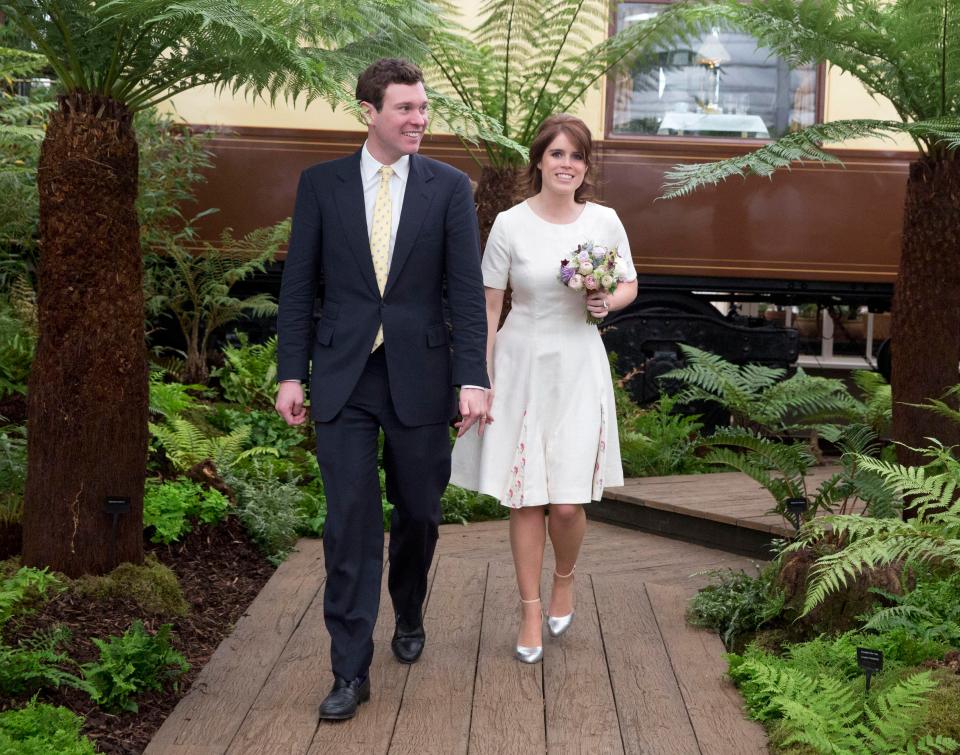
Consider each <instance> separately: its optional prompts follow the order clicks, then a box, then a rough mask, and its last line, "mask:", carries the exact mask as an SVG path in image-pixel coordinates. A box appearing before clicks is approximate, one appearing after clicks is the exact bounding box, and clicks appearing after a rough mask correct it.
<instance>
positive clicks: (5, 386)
mask: <svg viewBox="0 0 960 755" xmlns="http://www.w3.org/2000/svg"><path fill="white" fill-rule="evenodd" d="M36 343H37V336H36V333H34V332H33V330H32V329H31V328H30V327H29V325H28V324H27V323H25V322H24V321H23V320H22V319H21V318H20V317H18V316H17V313H16V312H15V311H14V309H13V307H12V305H11V304H10V301H9V299H8V298H7V297H6V296H0V398H3V397H4V396H6V395H9V394H11V393H20V394H26V392H27V377H28V376H29V375H30V365H31V364H32V363H33V353H34V350H35V348H36Z"/></svg>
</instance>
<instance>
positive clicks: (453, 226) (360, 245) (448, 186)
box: [277, 150, 489, 426]
mask: <svg viewBox="0 0 960 755" xmlns="http://www.w3.org/2000/svg"><path fill="white" fill-rule="evenodd" d="M321 273H322V275H323V281H324V292H323V306H322V309H321V315H320V317H319V319H315V317H314V302H315V300H316V298H317V295H318V293H319V292H318V283H319V280H320V276H321ZM444 285H446V293H447V297H448V306H449V312H450V320H451V323H452V326H453V328H452V348H451V332H450V329H449V328H448V326H447V323H446V322H445V320H444V307H443V293H444ZM381 322H382V323H383V334H384V346H383V347H384V349H385V350H386V360H387V371H388V373H389V384H390V394H391V397H392V398H393V404H394V408H395V410H396V412H397V416H398V417H399V419H400V421H401V422H403V423H404V424H405V425H409V426H419V425H426V424H435V423H440V422H448V421H449V420H450V419H451V418H452V417H453V416H454V414H455V413H456V394H455V391H454V387H455V386H459V385H464V384H466V385H478V386H484V387H488V386H489V382H488V379H487V367H486V341H487V318H486V305H485V302H484V294H483V278H482V275H481V273H480V239H479V231H478V227H477V216H476V210H475V207H474V203H473V192H472V191H471V188H470V181H469V179H468V178H467V176H466V174H464V173H462V172H461V171H459V170H456V169H455V168H452V167H450V166H449V165H445V164H444V163H441V162H437V161H436V160H431V159H430V158H427V157H423V156H421V155H411V157H410V172H409V175H408V177H407V186H406V190H405V193H404V199H403V208H402V211H401V214H400V225H399V228H398V229H397V238H396V243H395V245H394V250H393V257H392V259H391V263H390V273H389V276H388V278H387V284H386V287H385V289H384V293H383V296H381V295H380V289H379V287H378V286H377V279H376V275H375V273H374V270H373V259H372V257H371V254H370V243H369V239H368V232H367V222H366V214H365V211H364V202H363V185H362V180H361V175H360V151H359V150H358V151H357V152H356V153H354V154H353V155H350V156H349V157H344V158H341V159H339V160H331V161H330V162H326V163H321V164H319V165H314V166H313V167H311V168H308V169H307V170H305V171H304V172H303V173H302V174H301V176H300V185H299V187H298V188H297V200H296V206H295V208H294V214H293V226H292V230H291V234H290V243H289V246H288V251H287V259H286V262H285V264H284V269H283V283H282V285H281V289H280V311H279V314H278V316H277V332H278V337H279V345H278V350H277V362H278V369H277V379H278V380H288V379H298V380H300V381H302V382H303V383H306V382H307V379H308V377H309V378H310V401H311V415H312V418H313V420H314V421H319V422H327V421H330V420H332V419H333V418H334V417H335V416H336V415H337V413H338V412H339V411H340V410H341V409H342V408H343V406H344V404H345V403H346V402H347V399H348V398H349V397H350V394H351V393H352V392H353V389H354V387H355V386H356V384H357V381H358V380H359V378H360V375H361V373H362V372H363V368H364V365H365V364H366V361H367V358H368V357H369V355H370V349H371V347H372V346H373V340H374V337H375V336H376V332H377V328H378V327H379V325H380V323H381Z"/></svg>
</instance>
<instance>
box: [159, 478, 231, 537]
mask: <svg viewBox="0 0 960 755" xmlns="http://www.w3.org/2000/svg"><path fill="white" fill-rule="evenodd" d="M229 507H230V501H229V499H227V497H226V496H224V495H223V493H220V492H219V491H217V490H212V489H205V488H204V487H203V486H202V485H199V484H198V483H196V482H193V481H191V480H175V481H172V482H161V483H158V482H156V481H155V480H148V481H147V489H146V492H145V494H144V498H143V525H144V527H153V534H151V536H150V540H151V541H152V542H154V543H172V542H175V541H177V540H179V539H180V538H181V537H183V535H184V534H185V533H187V532H189V531H190V529H191V520H192V519H197V520H199V521H201V522H203V523H204V524H213V523H215V522H219V521H221V520H222V519H223V518H224V517H225V516H226V513H227V509H228V508H229Z"/></svg>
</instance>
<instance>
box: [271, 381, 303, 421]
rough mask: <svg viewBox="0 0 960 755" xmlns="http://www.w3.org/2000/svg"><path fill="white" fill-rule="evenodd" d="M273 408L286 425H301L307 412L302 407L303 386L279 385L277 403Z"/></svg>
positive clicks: (290, 383) (293, 383) (296, 384)
mask: <svg viewBox="0 0 960 755" xmlns="http://www.w3.org/2000/svg"><path fill="white" fill-rule="evenodd" d="M274 406H275V408H276V410H277V412H278V413H279V414H280V416H281V417H283V419H284V421H285V422H286V423H287V424H288V425H302V424H303V423H304V422H306V421H307V410H306V409H305V408H304V406H303V386H302V385H300V383H296V382H293V381H290V382H284V383H280V390H279V391H277V403H276V404H275V405H274Z"/></svg>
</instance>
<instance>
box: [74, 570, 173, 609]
mask: <svg viewBox="0 0 960 755" xmlns="http://www.w3.org/2000/svg"><path fill="white" fill-rule="evenodd" d="M70 589H71V590H72V591H73V592H75V593H77V594H79V595H89V596H91V597H96V598H113V597H128V598H133V599H134V600H135V601H136V602H137V605H138V606H140V608H141V609H143V611H144V612H145V613H148V614H155V615H158V616H183V615H185V614H186V613H187V608H188V606H187V601H186V600H185V599H184V597H183V591H182V590H181V589H180V583H179V582H178V581H177V575H176V574H174V573H173V572H172V571H171V570H170V569H169V568H168V567H166V566H164V565H163V564H161V563H160V562H159V561H157V559H156V558H155V557H154V556H152V555H148V556H147V558H146V560H145V562H144V564H143V565H142V566H137V565H135V564H120V566H118V567H117V568H116V569H114V570H113V571H112V572H110V573H109V574H106V575H104V576H102V577H92V576H87V577H80V578H79V579H77V580H75V581H74V582H73V584H72V585H71V587H70Z"/></svg>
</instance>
